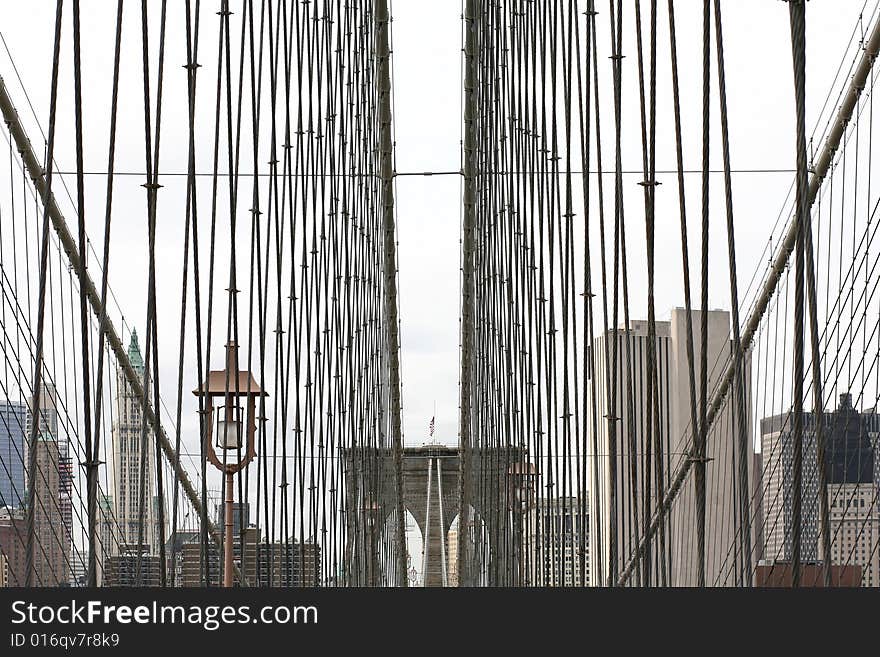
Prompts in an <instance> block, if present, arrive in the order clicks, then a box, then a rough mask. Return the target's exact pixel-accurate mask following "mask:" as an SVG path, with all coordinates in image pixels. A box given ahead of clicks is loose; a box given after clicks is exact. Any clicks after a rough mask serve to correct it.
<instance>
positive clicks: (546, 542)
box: [524, 497, 591, 586]
mask: <svg viewBox="0 0 880 657" xmlns="http://www.w3.org/2000/svg"><path fill="white" fill-rule="evenodd" d="M589 522H590V521H589V503H588V502H587V501H586V500H585V501H584V505H583V508H581V504H580V501H579V500H578V498H576V497H566V498H552V499H542V500H540V501H539V502H538V503H537V505H535V506H534V507H532V508H531V509H530V510H529V512H528V520H527V525H526V529H525V532H524V542H525V549H524V552H525V554H526V569H525V573H524V582H525V584H526V586H590V585H591V578H590V556H589V551H590V542H589V536H590V533H589Z"/></svg>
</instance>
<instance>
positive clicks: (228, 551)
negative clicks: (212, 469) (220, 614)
mask: <svg viewBox="0 0 880 657" xmlns="http://www.w3.org/2000/svg"><path fill="white" fill-rule="evenodd" d="M223 538H224V540H223V543H224V545H223V551H224V560H223V586H224V587H226V588H231V587H232V541H233V538H232V472H227V473H226V530H225V534H224V536H223Z"/></svg>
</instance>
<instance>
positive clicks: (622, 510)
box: [586, 308, 754, 586]
mask: <svg viewBox="0 0 880 657" xmlns="http://www.w3.org/2000/svg"><path fill="white" fill-rule="evenodd" d="M701 319H702V311H692V312H691V323H692V326H693V363H694V372H695V377H696V376H698V372H699V363H700V359H701V350H700V325H701ZM706 323H707V331H708V341H707V362H708V364H709V366H708V372H709V374H708V390H709V395H710V397H711V394H712V391H713V389H714V388H715V387H716V386H717V384H718V382H719V380H720V376H721V375H722V374H723V372H724V370H725V366H726V363H727V361H728V359H729V356H730V353H731V338H730V315H729V313H728V312H727V311H723V310H712V311H708V312H707V313H706ZM650 346H651V345H650V341H649V336H648V322H646V321H642V320H637V321H631V322H630V326H629V330H628V331H627V330H624V329H623V328H619V329H616V330H609V331H608V332H607V333H606V334H604V335H599V336H597V337H596V338H595V339H594V341H593V344H592V345H591V348H590V355H591V362H592V367H591V368H590V371H588V372H587V376H588V377H590V378H589V380H588V382H587V389H588V394H589V397H590V399H591V400H595V402H592V401H591V402H590V403H588V404H587V420H588V427H589V435H588V439H587V441H586V444H587V454H588V465H587V478H588V481H589V486H588V490H589V495H590V499H589V508H590V525H589V529H590V531H589V535H590V574H591V580H592V583H593V585H597V586H604V585H607V584H609V583H612V582H611V581H612V580H614V579H616V577H617V576H619V575H620V573H621V572H622V571H623V569H624V568H625V567H626V566H627V564H628V563H629V562H630V560H631V559H632V556H633V555H634V554H635V553H636V550H637V547H638V544H639V541H640V538H641V536H642V533H643V528H644V525H645V521H646V516H647V518H650V514H651V513H652V512H653V511H654V510H655V509H656V505H657V500H658V499H659V498H660V496H661V492H662V491H664V490H667V487H668V485H669V483H670V480H671V477H672V476H673V475H674V474H675V471H676V470H677V468H678V467H679V466H680V464H681V462H682V460H683V458H684V455H685V454H688V453H690V452H691V450H692V442H693V431H692V422H691V394H690V380H689V375H690V368H689V365H688V356H687V313H686V311H685V310H684V309H683V308H675V309H673V310H672V311H671V314H670V320H669V321H657V322H656V323H655V344H654V348H655V351H656V370H655V372H656V381H657V386H656V387H654V386H652V398H653V399H654V402H653V404H651V406H652V407H656V408H657V415H656V419H655V420H654V421H651V422H649V418H648V415H649V413H648V409H649V398H648V382H647V379H648V376H647V374H648V363H649V360H648V359H649V354H650V349H649V348H650ZM615 350H616V360H615ZM610 363H616V367H609V364H610ZM743 374H744V376H743V381H744V390H743V397H744V402H745V405H744V409H743V416H744V417H743V418H738V417H737V413H736V405H735V404H733V403H731V401H730V397H731V396H730V395H728V400H727V403H726V404H725V406H724V407H723V409H722V411H721V412H720V414H719V416H718V417H717V419H716V422H715V423H714V424H713V427H712V430H711V431H710V433H709V434H708V436H707V444H706V459H707V460H706V506H705V517H706V535H707V536H712V537H713V540H714V541H715V542H716V544H721V545H729V546H734V545H735V544H736V541H737V540H738V539H737V536H736V531H735V528H736V526H737V524H736V522H735V518H734V517H733V514H734V512H735V510H734V509H733V508H732V505H731V503H730V500H731V499H735V498H734V497H733V494H734V491H733V490H732V489H733V487H734V486H735V485H736V482H735V480H734V479H733V478H732V477H731V476H730V472H729V470H730V467H731V466H730V464H731V463H733V462H734V461H736V462H738V460H739V459H740V458H741V456H740V455H739V453H738V452H739V450H738V449H737V447H736V445H737V444H738V436H739V435H740V434H739V428H740V427H744V429H745V433H746V441H747V442H746V444H747V445H748V453H747V454H746V456H745V458H746V460H747V467H748V469H749V470H751V469H752V464H753V462H754V456H753V454H754V449H753V447H752V445H753V435H754V431H753V429H752V423H751V417H752V415H751V404H750V400H751V394H750V385H749V382H750V378H751V377H750V362H749V358H748V355H746V356H745V362H744V363H743ZM696 384H697V386H698V385H699V379H697V380H696ZM697 394H699V393H697ZM593 403H594V405H593ZM612 447H613V450H612ZM658 454H659V455H660V456H659V458H658ZM749 479H750V482H751V483H749V487H748V489H749V490H750V489H751V488H750V487H751V486H753V485H754V481H753V477H752V476H751V474H750V477H749ZM612 482H614V483H612ZM646 482H647V485H646ZM695 507H696V492H695V490H694V486H693V485H692V484H690V485H686V486H682V488H681V489H680V491H679V493H678V495H677V497H676V501H675V504H674V505H673V506H672V508H671V509H670V512H669V514H668V515H667V517H666V522H665V523H664V525H663V527H662V528H661V529H660V532H662V534H663V536H665V537H668V540H658V541H653V542H652V547H653V549H652V551H651V554H650V558H649V560H648V570H647V572H644V573H643V572H641V571H645V570H646V569H645V568H644V565H642V566H641V567H640V570H639V572H638V575H637V576H634V577H633V579H632V580H631V581H630V583H631V584H637V583H640V584H645V583H650V584H651V585H672V586H695V585H697V584H698V579H697V571H698V568H697V563H698V556H697V552H696V550H695V549H693V538H688V537H686V534H687V530H688V528H690V527H693V525H694V509H695ZM744 551H745V550H744V549H742V548H741V549H736V550H731V551H730V553H728V551H726V550H724V551H717V552H713V551H711V550H708V551H707V553H706V571H705V572H706V581H707V583H709V584H711V583H713V582H715V583H720V584H722V585H723V584H730V583H732V582H730V581H729V578H730V577H731V573H732V571H733V570H734V566H735V563H734V562H735V561H736V559H738V558H739V555H741V554H742V553H743V552H744ZM642 576H645V577H648V576H649V577H650V581H649V582H645V581H641V582H639V581H637V580H638V579H639V577H642Z"/></svg>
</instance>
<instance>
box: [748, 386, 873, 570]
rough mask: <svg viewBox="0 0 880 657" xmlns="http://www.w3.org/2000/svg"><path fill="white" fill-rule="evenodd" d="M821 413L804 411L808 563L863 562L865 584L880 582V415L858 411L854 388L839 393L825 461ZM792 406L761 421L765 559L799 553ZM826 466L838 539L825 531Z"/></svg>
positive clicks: (826, 430)
mask: <svg viewBox="0 0 880 657" xmlns="http://www.w3.org/2000/svg"><path fill="white" fill-rule="evenodd" d="M817 419H818V418H817V416H816V414H815V413H812V412H806V413H804V414H803V427H804V429H803V441H802V444H803V475H802V480H801V481H802V483H801V551H800V557H801V561H802V562H803V563H807V564H819V563H822V562H824V559H826V553H827V558H829V559H830V563H831V565H832V566H834V567H842V568H849V567H851V566H857V567H858V568H860V570H861V583H862V585H863V586H878V585H880V551H878V548H877V545H878V541H880V502H878V499H877V493H878V490H877V487H878V468H877V466H878V463H877V459H876V448H877V440H878V436H880V415H878V414H877V413H876V411H875V409H868V410H866V411H863V412H859V411H858V410H856V409H855V408H854V406H853V401H852V395H851V394H850V393H844V394H842V395H840V399H839V403H838V406H837V408H836V409H835V410H834V411H831V412H825V413H824V414H823V415H822V435H823V436H824V438H825V460H824V463H823V464H820V462H819V452H818V440H817V435H816V430H817ZM792 443H793V438H792V414H791V413H784V414H781V415H776V416H773V417H769V418H765V419H764V420H762V421H761V444H762V453H763V464H764V473H763V485H762V491H761V492H762V497H763V528H762V533H763V537H764V562H765V564H766V565H768V566H771V567H772V566H773V565H774V564H779V563H783V564H785V563H790V562H791V561H792V559H793V557H794V550H793V548H792V542H793V541H792V539H793V535H794V526H795V524H794V513H793V502H794V499H795V491H794V478H793V463H794V455H795V449H794V447H793V444H792ZM820 465H821V466H822V467H824V469H825V476H826V481H827V488H826V490H825V491H824V494H825V495H826V496H827V499H828V519H829V528H830V538H831V546H830V550H827V551H826V550H825V549H824V546H823V545H822V539H821V531H820V530H821V515H820V498H819V495H820V480H819V467H820Z"/></svg>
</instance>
